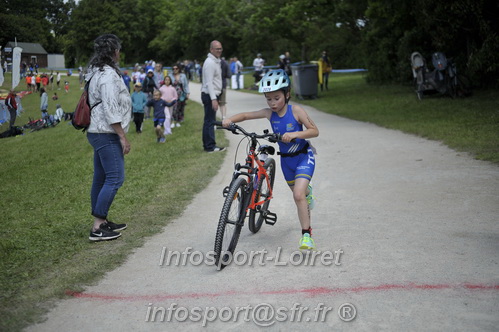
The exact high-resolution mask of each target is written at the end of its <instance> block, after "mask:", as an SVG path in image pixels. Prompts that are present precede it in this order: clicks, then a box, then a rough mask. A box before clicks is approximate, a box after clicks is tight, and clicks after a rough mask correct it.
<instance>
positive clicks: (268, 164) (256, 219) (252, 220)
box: [248, 158, 276, 233]
mask: <svg viewBox="0 0 499 332" xmlns="http://www.w3.org/2000/svg"><path fill="white" fill-rule="evenodd" d="M263 167H264V168H265V169H266V170H267V175H268V176H269V183H270V188H269V183H267V180H266V178H264V177H262V178H260V179H258V184H257V187H256V194H255V201H254V203H257V202H260V201H262V200H265V203H263V204H261V205H257V206H256V207H255V208H254V209H251V210H250V212H249V220H248V227H249V229H250V231H251V232H252V233H256V232H258V231H259V230H260V228H261V227H262V224H263V222H264V220H265V214H266V213H267V211H268V209H269V205H270V199H268V198H269V197H270V194H271V189H273V188H274V180H275V172H276V169H275V167H276V166H275V160H274V159H272V158H268V159H267V160H266V161H265V163H264V164H263Z"/></svg>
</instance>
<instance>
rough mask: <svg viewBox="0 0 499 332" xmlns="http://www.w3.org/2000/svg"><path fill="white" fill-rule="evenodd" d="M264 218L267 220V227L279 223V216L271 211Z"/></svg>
mask: <svg viewBox="0 0 499 332" xmlns="http://www.w3.org/2000/svg"><path fill="white" fill-rule="evenodd" d="M263 218H264V219H265V223H266V224H267V225H272V226H274V225H275V223H276V222H277V214H275V213H272V212H270V211H266V213H265V214H264V216H263Z"/></svg>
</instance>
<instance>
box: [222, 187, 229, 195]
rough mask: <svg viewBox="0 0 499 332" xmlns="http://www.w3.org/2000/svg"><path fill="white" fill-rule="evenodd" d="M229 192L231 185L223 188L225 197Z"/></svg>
mask: <svg viewBox="0 0 499 332" xmlns="http://www.w3.org/2000/svg"><path fill="white" fill-rule="evenodd" d="M228 193H229V186H227V187H225V188H224V190H222V195H223V197H227V194H228Z"/></svg>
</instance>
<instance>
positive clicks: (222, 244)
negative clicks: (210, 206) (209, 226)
mask: <svg viewBox="0 0 499 332" xmlns="http://www.w3.org/2000/svg"><path fill="white" fill-rule="evenodd" d="M216 124H217V126H221V125H222V123H221V122H216ZM222 129H226V130H229V131H231V132H232V133H233V134H236V135H244V136H245V137H244V138H243V139H242V140H241V142H242V141H243V140H245V139H247V141H248V144H247V156H246V159H245V161H244V163H243V164H240V163H237V164H235V166H234V173H233V176H232V180H231V182H230V184H229V185H228V186H227V187H225V188H224V190H223V195H224V197H225V201H224V204H223V207H222V212H221V213H220V219H219V221H218V226H217V232H216V236H215V262H216V265H217V267H219V268H224V267H225V266H227V265H228V264H230V262H231V261H232V255H233V254H234V250H235V248H236V246H237V242H238V241H239V235H240V234H241V229H242V227H243V225H244V221H245V219H246V216H248V212H249V216H248V226H249V229H250V231H251V232H253V233H257V232H258V231H259V230H260V228H261V227H262V224H263V222H264V221H265V223H266V224H269V225H274V224H275V223H276V222H277V215H276V214H275V213H272V212H270V211H269V205H270V201H271V200H272V198H273V187H274V180H275V173H276V169H275V168H276V162H275V160H274V159H273V158H271V157H269V155H273V154H274V153H275V149H274V147H272V146H269V145H261V144H260V143H259V141H258V140H259V139H265V140H268V141H269V142H272V143H276V142H278V141H279V140H280V135H279V134H274V133H269V132H268V130H265V131H264V133H263V135H258V134H256V133H248V132H247V131H246V130H244V129H243V128H241V127H240V126H238V125H236V124H232V125H231V126H230V127H228V128H223V127H222ZM241 142H240V143H239V144H241ZM236 156H237V151H236Z"/></svg>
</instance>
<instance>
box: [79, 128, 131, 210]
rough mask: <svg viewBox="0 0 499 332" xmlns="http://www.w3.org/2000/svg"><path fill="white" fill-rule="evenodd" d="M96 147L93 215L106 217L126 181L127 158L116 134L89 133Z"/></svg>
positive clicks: (89, 138) (92, 198) (91, 193)
mask: <svg viewBox="0 0 499 332" xmlns="http://www.w3.org/2000/svg"><path fill="white" fill-rule="evenodd" d="M87 139H88V141H89V142H90V145H92V147H93V148H94V179H93V182H92V190H91V192H90V196H91V201H92V215H93V216H94V217H96V218H100V219H106V218H107V214H108V211H109V208H110V207H111V204H112V203H113V200H114V197H115V196H116V193H117V192H118V189H119V188H120V187H121V186H122V185H123V182H124V181H125V158H124V155H123V148H122V147H121V143H120V138H119V136H118V135H116V134H96V133H87Z"/></svg>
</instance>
